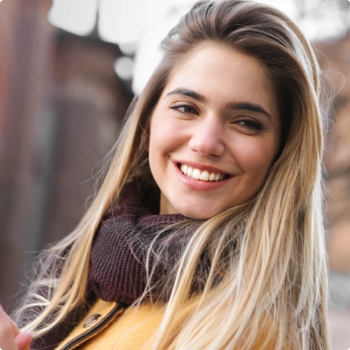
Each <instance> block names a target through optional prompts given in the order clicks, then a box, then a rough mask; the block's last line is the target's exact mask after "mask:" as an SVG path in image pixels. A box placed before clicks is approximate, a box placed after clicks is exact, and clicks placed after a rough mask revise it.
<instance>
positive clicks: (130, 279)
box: [89, 183, 193, 304]
mask: <svg viewBox="0 0 350 350" xmlns="http://www.w3.org/2000/svg"><path fill="white" fill-rule="evenodd" d="M150 206H152V203H150V204H149V203H147V194H146V195H145V194H142V193H141V191H140V190H139V189H138V186H137V185H136V183H131V184H127V185H126V186H125V187H124V189H123V191H122V193H121V196H120V200H119V201H118V203H116V204H115V205H113V206H112V207H111V208H110V209H109V210H108V212H107V213H106V215H105V216H104V218H103V220H102V223H101V224H100V226H99V228H98V230H97V232H96V235H95V239H94V242H93V246H92V250H91V257H90V268H89V283H90V285H91V287H92V289H93V290H94V292H95V293H96V295H97V296H98V297H99V298H101V299H103V300H105V301H116V302H118V303H121V304H131V303H133V302H134V301H136V300H137V299H138V298H140V297H141V296H142V294H143V292H144V291H145V288H146V280H147V274H146V260H147V251H148V248H149V246H150V244H151V242H152V240H153V238H154V237H155V236H156V235H157V234H159V232H160V231H161V230H164V232H162V234H160V235H159V236H158V237H157V239H156V240H155V245H154V247H153V249H152V250H151V253H150V255H149V256H148V259H149V260H148V271H152V270H153V272H154V273H153V275H152V278H151V285H152V287H153V288H152V297H156V298H161V299H162V298H163V299H164V298H166V296H165V297H164V295H163V296H161V295H160V294H161V293H162V287H163V285H164V283H165V282H164V281H165V280H166V278H165V277H166V276H167V275H168V272H169V268H170V267H171V266H173V264H174V263H175V262H176V260H177V259H179V256H180V254H181V251H182V250H183V247H184V245H185V244H186V241H187V240H188V239H189V237H190V232H189V231H191V232H193V225H192V229H191V230H187V229H183V228H182V229H180V230H177V229H176V228H175V229H171V228H170V229H167V227H169V225H172V224H176V223H179V222H181V221H184V220H186V218H185V217H184V216H182V215H180V214H174V215H159V214H153V213H152V210H153V211H154V210H155V209H154V208H149V207H150ZM174 230H175V231H176V232H174ZM174 233H175V234H174ZM166 240H168V241H167V242H166V244H165V245H164V243H165V241H166ZM164 246H165V247H167V248H166V249H165V250H163V251H162V254H160V253H159V252H158V248H159V247H162V248H164ZM163 294H164V293H163ZM146 298H147V296H146Z"/></svg>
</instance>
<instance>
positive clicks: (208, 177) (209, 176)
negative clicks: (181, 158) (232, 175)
mask: <svg viewBox="0 0 350 350" xmlns="http://www.w3.org/2000/svg"><path fill="white" fill-rule="evenodd" d="M179 169H180V170H181V172H182V173H183V174H184V175H186V176H187V177H189V178H192V179H195V180H198V181H222V180H225V179H227V178H228V177H229V175H227V174H220V173H214V172H209V171H207V170H200V169H197V168H192V167H190V166H187V165H185V164H179Z"/></svg>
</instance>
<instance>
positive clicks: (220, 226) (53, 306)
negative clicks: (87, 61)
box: [0, 0, 330, 350]
mask: <svg viewBox="0 0 350 350" xmlns="http://www.w3.org/2000/svg"><path fill="white" fill-rule="evenodd" d="M162 49H163V52H164V58H163V60H162V61H161V63H160V64H159V66H158V68H157V69H156V71H155V72H154V74H153V76H152V77H151V79H150V80H149V82H148V84H147V86H146V87H145V89H144V91H143V92H142V94H141V95H140V97H139V98H138V99H137V100H136V101H135V102H134V104H133V105H132V106H131V108H130V111H129V114H128V116H127V118H126V122H125V126H124V129H123V131H122V133H121V135H120V138H119V140H118V142H117V144H116V146H115V150H114V154H113V156H112V157H111V162H110V166H109V170H108V172H107V174H106V176H105V178H104V181H103V183H102V185H101V187H100V189H99V191H98V193H97V194H96V197H95V199H94V201H93V203H92V204H91V207H90V208H89V209H88V211H87V213H86V214H85V216H84V217H83V219H82V221H81V223H80V224H79V226H78V227H77V229H76V230H75V231H74V232H72V233H71V234H70V235H69V236H67V237H66V238H65V239H64V240H62V241H61V242H59V243H57V244H55V245H54V246H53V247H52V248H50V249H49V250H47V251H46V252H45V253H44V254H43V256H42V259H41V260H40V262H41V269H40V271H39V272H38V273H37V276H38V277H37V278H36V279H35V280H34V281H33V283H32V284H31V285H30V288H29V291H28V294H27V298H26V299H25V301H24V302H23V305H22V306H21V307H19V308H18V311H17V313H16V315H15V320H16V321H17V323H18V324H19V326H20V327H23V328H22V332H28V331H30V332H31V334H32V336H33V337H34V340H33V343H32V345H31V346H32V348H33V349H73V348H76V347H79V349H110V348H121V349H164V350H165V349H181V350H184V349H191V350H193V349H194V350H196V349H198V350H199V349H239V350H248V349H249V350H250V349H276V350H280V349H302V350H328V349H329V348H330V346H329V340H328V326H327V319H326V304H327V284H326V259H325V249H324V230H323V220H322V212H321V204H322V192H321V157H322V151H323V134H322V122H321V115H320V111H319V102H318V93H319V69H318V66H317V63H316V60H315V57H314V54H313V52H312V49H311V47H310V45H309V43H308V42H307V41H306V40H305V38H304V36H303V35H302V33H301V32H300V31H299V29H298V28H297V27H296V26H295V24H294V23H293V22H292V21H291V20H290V19H289V18H287V17H286V16H285V15H283V14H282V13H280V12H279V11H277V10H275V9H273V8H270V7H266V6H264V5H259V4H255V3H253V2H250V1H245V0H224V1H220V2H213V1H200V2H198V3H197V4H196V5H194V6H193V8H192V9H191V10H190V11H189V12H188V13H187V14H186V16H185V17H184V18H183V19H182V20H181V21H180V22H179V24H178V25H177V26H176V27H175V28H174V29H173V30H172V31H170V33H169V34H168V36H167V37H166V38H165V39H164V41H163V42H162ZM5 325H7V328H6V329H7V330H6V331H2V332H0V346H3V344H11V347H9V350H12V349H15V350H23V349H28V347H29V340H28V339H29V338H28V336H26V335H25V333H19V330H18V328H17V326H16V325H15V324H13V323H11V322H10V321H9V319H8V318H7V316H6V315H5V314H4V313H3V312H0V330H3V329H5V328H3V326H5Z"/></svg>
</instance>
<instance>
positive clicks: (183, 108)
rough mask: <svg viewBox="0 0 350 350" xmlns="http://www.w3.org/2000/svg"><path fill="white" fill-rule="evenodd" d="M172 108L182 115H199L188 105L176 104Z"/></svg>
mask: <svg viewBox="0 0 350 350" xmlns="http://www.w3.org/2000/svg"><path fill="white" fill-rule="evenodd" d="M170 108H171V109H174V110H176V111H179V112H180V113H185V114H197V111H196V109H195V108H194V107H192V106H191V105H189V104H186V103H176V104H175V105H173V106H170Z"/></svg>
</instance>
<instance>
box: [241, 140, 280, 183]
mask: <svg viewBox="0 0 350 350" xmlns="http://www.w3.org/2000/svg"><path fill="white" fill-rule="evenodd" d="M276 152H277V147H276V145H275V142H274V139H271V140H262V139H255V138H252V139H250V140H249V139H248V140H245V142H241V143H240V144H239V145H238V146H237V147H235V154H236V157H235V158H236V160H237V162H238V163H239V165H240V167H241V168H242V170H243V172H244V173H246V174H247V175H251V176H253V177H255V178H256V179H263V178H264V177H265V175H266V173H267V172H268V170H269V169H270V166H271V163H272V161H273V159H274V157H275V155H276Z"/></svg>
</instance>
